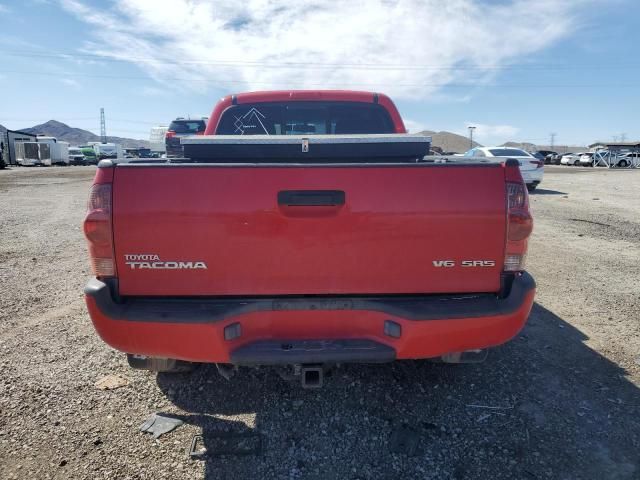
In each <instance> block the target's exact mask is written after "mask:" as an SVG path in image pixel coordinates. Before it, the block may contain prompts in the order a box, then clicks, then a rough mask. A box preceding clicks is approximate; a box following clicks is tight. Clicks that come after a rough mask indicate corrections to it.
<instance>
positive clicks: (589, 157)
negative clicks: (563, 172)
mask: <svg viewBox="0 0 640 480" xmlns="http://www.w3.org/2000/svg"><path fill="white" fill-rule="evenodd" d="M594 155H595V153H593V152H586V153H583V154H582V155H580V158H579V159H578V163H577V165H580V166H581V167H593V161H594V158H595V157H594Z"/></svg>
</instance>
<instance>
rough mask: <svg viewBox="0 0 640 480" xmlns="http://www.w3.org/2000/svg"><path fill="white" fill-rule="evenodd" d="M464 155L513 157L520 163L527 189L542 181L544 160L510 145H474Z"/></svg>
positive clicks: (530, 189) (533, 187) (532, 188)
mask: <svg viewBox="0 0 640 480" xmlns="http://www.w3.org/2000/svg"><path fill="white" fill-rule="evenodd" d="M464 156H465V157H475V158H478V157H480V158H482V157H484V158H496V159H498V158H499V159H501V160H500V161H502V160H506V159H508V158H513V159H515V160H517V161H518V163H519V164H520V173H521V174H522V178H523V180H524V183H526V184H527V190H529V191H530V192H532V191H533V190H535V189H536V187H537V186H538V185H539V184H540V182H542V176H543V174H544V160H538V159H537V158H536V157H534V156H533V155H531V154H530V153H528V152H525V151H524V150H520V149H519V148H510V147H476V148H472V149H471V150H469V151H468V152H466V153H465V154H464Z"/></svg>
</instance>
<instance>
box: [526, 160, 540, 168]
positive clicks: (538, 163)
mask: <svg viewBox="0 0 640 480" xmlns="http://www.w3.org/2000/svg"><path fill="white" fill-rule="evenodd" d="M529 163H531V164H533V165H535V166H536V168H542V167H544V160H530V161H529Z"/></svg>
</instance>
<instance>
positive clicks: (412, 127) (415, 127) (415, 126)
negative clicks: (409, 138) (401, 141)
mask: <svg viewBox="0 0 640 480" xmlns="http://www.w3.org/2000/svg"><path fill="white" fill-rule="evenodd" d="M404 126H405V127H407V131H408V132H409V133H418V132H422V131H424V130H429V128H427V126H426V125H425V124H424V123H422V122H417V121H415V120H411V119H410V118H405V119H404Z"/></svg>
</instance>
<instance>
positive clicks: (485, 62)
mask: <svg viewBox="0 0 640 480" xmlns="http://www.w3.org/2000/svg"><path fill="white" fill-rule="evenodd" d="M639 18H640V2H638V1H637V0H573V1H571V0H536V1H529V0H511V1H509V0H491V1H490V0H446V1H445V0H366V1H358V0H352V1H348V2H336V1H322V0H298V1H296V2H291V1H290V0H271V1H269V0H244V1H242V2H240V1H237V0H218V1H215V0H170V1H165V0H113V1H95V0H0V92H1V93H0V124H2V125H4V126H6V127H8V128H12V129H17V128H24V127H30V126H33V125H35V124H38V123H43V122H45V121H47V120H50V119H56V120H59V121H62V122H64V123H67V124H69V125H71V126H73V127H78V128H84V129H87V130H91V131H93V132H96V133H99V128H100V113H99V112H100V108H101V107H104V109H105V115H106V126H107V134H108V135H115V136H126V137H132V138H142V139H148V136H149V129H150V128H151V127H152V126H156V125H167V124H168V123H169V122H170V121H171V120H172V119H173V118H175V117H178V116H181V117H186V116H191V117H192V118H193V117H201V116H208V115H209V114H210V112H211V110H212V108H213V105H214V104H215V102H216V101H217V100H218V99H219V98H220V97H222V96H224V95H226V94H229V93H237V92H242V91H253V90H277V89H287V90H288V89H325V88H331V89H333V88H337V89H352V90H369V91H377V92H383V93H386V94H388V95H389V96H391V98H392V99H393V100H394V101H395V103H396V105H397V106H398V108H399V110H400V113H401V114H402V116H403V118H404V120H405V123H406V125H407V126H408V128H409V129H410V131H414V132H415V131H420V130H423V129H429V130H435V131H440V130H447V131H452V132H456V133H460V134H463V135H467V133H468V129H467V127H468V126H470V125H473V126H475V127H476V129H475V133H474V139H476V140H478V141H479V142H481V143H483V144H484V145H491V144H500V143H502V142H504V141H507V140H515V141H526V142H531V143H536V144H540V145H546V144H549V142H550V138H551V134H552V133H555V137H554V139H555V140H554V141H555V144H556V145H585V144H589V143H592V142H594V141H596V140H603V141H608V140H614V139H617V140H621V139H622V138H624V139H626V140H640V114H639V113H638V112H640V59H639V58H638V53H637V45H640V29H638V26H637V20H638V19H639Z"/></svg>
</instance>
